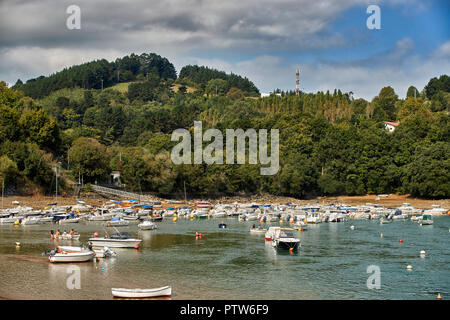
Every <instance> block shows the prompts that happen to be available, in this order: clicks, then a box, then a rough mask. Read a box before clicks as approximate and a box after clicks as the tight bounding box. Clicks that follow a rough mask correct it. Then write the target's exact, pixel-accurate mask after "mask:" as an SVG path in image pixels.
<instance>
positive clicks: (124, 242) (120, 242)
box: [89, 238, 142, 248]
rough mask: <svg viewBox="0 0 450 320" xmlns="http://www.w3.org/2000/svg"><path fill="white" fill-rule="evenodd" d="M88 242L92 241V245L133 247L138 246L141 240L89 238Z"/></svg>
mask: <svg viewBox="0 0 450 320" xmlns="http://www.w3.org/2000/svg"><path fill="white" fill-rule="evenodd" d="M89 242H91V243H92V246H93V247H110V248H134V247H136V246H138V245H139V244H140V243H141V242H142V240H139V239H104V238H103V239H102V238H90V239H89Z"/></svg>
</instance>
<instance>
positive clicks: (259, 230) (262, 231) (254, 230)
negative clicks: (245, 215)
mask: <svg viewBox="0 0 450 320" xmlns="http://www.w3.org/2000/svg"><path fill="white" fill-rule="evenodd" d="M266 232H267V229H264V228H258V227H256V228H251V229H250V233H253V234H265V233H266Z"/></svg>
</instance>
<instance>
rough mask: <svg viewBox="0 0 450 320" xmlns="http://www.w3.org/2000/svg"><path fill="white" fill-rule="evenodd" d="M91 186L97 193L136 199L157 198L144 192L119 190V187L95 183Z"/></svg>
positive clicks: (150, 199)
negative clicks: (114, 187)
mask: <svg viewBox="0 0 450 320" xmlns="http://www.w3.org/2000/svg"><path fill="white" fill-rule="evenodd" d="M91 188H92V190H94V191H95V192H97V193H102V194H106V195H112V196H116V197H120V198H127V199H135V200H139V201H152V200H156V199H155V198H154V197H152V196H150V195H142V194H138V193H133V192H129V191H123V190H117V189H113V188H107V187H102V186H98V185H95V184H92V185H91Z"/></svg>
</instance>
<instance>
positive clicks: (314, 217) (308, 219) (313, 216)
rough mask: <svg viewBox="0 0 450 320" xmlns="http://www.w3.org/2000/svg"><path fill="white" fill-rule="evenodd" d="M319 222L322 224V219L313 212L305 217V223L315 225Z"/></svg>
mask: <svg viewBox="0 0 450 320" xmlns="http://www.w3.org/2000/svg"><path fill="white" fill-rule="evenodd" d="M321 222H322V218H321V217H320V215H319V213H315V212H314V213H310V214H308V216H307V217H306V223H311V224H315V223H321Z"/></svg>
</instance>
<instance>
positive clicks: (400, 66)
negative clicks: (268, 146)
mask: <svg viewBox="0 0 450 320" xmlns="http://www.w3.org/2000/svg"><path fill="white" fill-rule="evenodd" d="M73 4H74V5H77V6H79V7H80V9H81V29H80V30H69V29H68V28H67V27H66V20H67V18H68V17H69V14H67V13H66V9H67V7H68V6H70V5H73ZM371 4H377V5H379V7H380V9H381V29H380V30H369V29H368V28H367V26H366V20H367V18H368V17H369V16H370V14H368V13H366V9H367V7H368V6H369V5H371ZM132 52H134V53H137V54H140V53H143V52H155V53H158V54H160V55H162V56H165V57H167V58H168V59H169V60H170V61H171V62H172V63H173V64H174V65H175V67H176V69H177V71H178V72H179V71H180V69H181V68H182V67H183V66H184V65H186V64H199V65H206V66H209V67H214V68H217V69H220V70H224V71H227V72H231V71H232V72H234V73H237V74H240V75H243V76H247V77H248V78H249V79H251V80H253V81H254V83H255V84H256V85H257V86H258V88H259V89H260V91H261V92H269V91H272V90H273V89H275V88H280V89H284V90H291V89H292V90H294V89H295V69H296V68H300V81H301V84H300V86H301V90H303V91H307V92H316V91H318V90H333V89H334V88H339V89H341V90H343V91H345V92H348V91H352V92H353V93H354V97H362V98H366V99H369V100H370V99H372V98H373V97H374V96H375V95H377V94H378V92H379V90H380V89H381V88H382V87H383V86H387V85H390V86H392V87H394V89H395V90H396V92H397V93H398V94H399V95H400V97H404V96H405V95H406V90H407V88H408V86H410V85H414V86H416V87H417V88H418V89H419V90H421V89H423V87H424V86H425V85H426V83H427V82H428V80H429V79H430V78H432V77H435V76H439V75H441V74H450V2H449V1H446V0H442V1H438V0H421V1H419V0H391V1H379V0H368V1H367V0H339V1H338V0H312V1H311V0H308V1H307V0H184V1H181V0H157V1H153V0H95V1H93V0H69V1H66V0H40V1H31V0H30V1H27V0H0V80H5V81H7V82H9V83H15V81H16V80H17V79H18V78H20V79H22V80H23V81H25V80H28V79H30V78H34V77H37V76H40V75H49V74H51V73H53V72H56V71H59V70H61V69H62V68H64V67H66V66H71V65H73V64H81V63H84V62H87V61H90V60H94V59H100V58H105V59H107V60H109V61H112V60H114V59H116V58H118V57H122V56H124V55H128V54H130V53H132Z"/></svg>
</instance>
